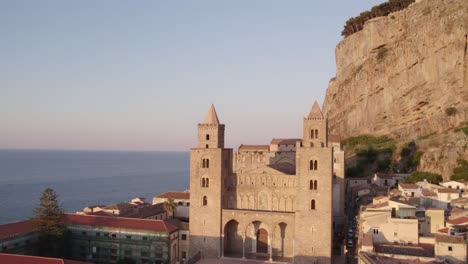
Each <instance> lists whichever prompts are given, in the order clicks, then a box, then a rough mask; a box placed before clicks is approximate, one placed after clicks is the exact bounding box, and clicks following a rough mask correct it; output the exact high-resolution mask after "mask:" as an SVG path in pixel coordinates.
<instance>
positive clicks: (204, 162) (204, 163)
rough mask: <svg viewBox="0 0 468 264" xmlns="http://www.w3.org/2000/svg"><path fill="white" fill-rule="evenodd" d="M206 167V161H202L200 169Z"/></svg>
mask: <svg viewBox="0 0 468 264" xmlns="http://www.w3.org/2000/svg"><path fill="white" fill-rule="evenodd" d="M205 167H206V160H205V159H203V164H202V168H205Z"/></svg>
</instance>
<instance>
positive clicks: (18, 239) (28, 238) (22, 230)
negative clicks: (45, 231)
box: [0, 220, 39, 263]
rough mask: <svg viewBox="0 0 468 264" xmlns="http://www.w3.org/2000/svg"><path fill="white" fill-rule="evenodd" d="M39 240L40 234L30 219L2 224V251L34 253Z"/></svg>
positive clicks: (0, 233)
mask: <svg viewBox="0 0 468 264" xmlns="http://www.w3.org/2000/svg"><path fill="white" fill-rule="evenodd" d="M38 242H39V234H38V233H37V232H36V231H35V229H34V227H33V225H32V222H31V221H29V220H28V221H21V222H16V223H11V224H5V225H0V253H11V254H21V255H34V254H37V244H38ZM0 263H1V262H0Z"/></svg>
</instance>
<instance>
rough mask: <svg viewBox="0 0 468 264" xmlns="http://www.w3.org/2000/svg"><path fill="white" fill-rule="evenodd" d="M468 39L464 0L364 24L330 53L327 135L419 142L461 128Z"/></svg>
mask: <svg viewBox="0 0 468 264" xmlns="http://www.w3.org/2000/svg"><path fill="white" fill-rule="evenodd" d="M467 34H468V1H466V0H423V1H420V2H418V3H414V4H412V5H411V6H409V7H408V8H407V9H405V10H403V11H400V12H396V13H393V14H391V15H389V16H387V17H379V18H375V19H372V20H370V21H368V22H367V23H366V25H365V27H364V29H363V30H362V31H360V32H357V33H355V34H353V35H351V36H349V37H347V38H345V39H344V40H343V41H341V42H340V43H339V44H338V46H337V48H336V65H337V67H336V68H337V69H336V77H335V78H333V79H332V80H331V81H330V84H329V87H328V90H327V94H326V99H325V102H324V106H323V110H324V112H325V113H326V114H327V116H328V118H329V122H330V129H331V130H332V133H340V134H341V135H342V136H344V137H347V136H351V135H360V134H366V133H369V134H374V135H393V137H396V138H399V137H417V136H421V135H426V134H430V133H433V132H443V131H445V130H447V129H449V128H453V127H456V126H458V125H460V123H462V122H465V121H466V120H467V117H468V65H467V64H468V55H467V45H468V39H467ZM449 107H454V108H456V114H454V115H453V116H448V115H447V114H446V112H445V110H446V109H447V108H449Z"/></svg>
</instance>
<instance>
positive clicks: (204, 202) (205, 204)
mask: <svg viewBox="0 0 468 264" xmlns="http://www.w3.org/2000/svg"><path fill="white" fill-rule="evenodd" d="M207 205H208V198H206V196H203V206H207Z"/></svg>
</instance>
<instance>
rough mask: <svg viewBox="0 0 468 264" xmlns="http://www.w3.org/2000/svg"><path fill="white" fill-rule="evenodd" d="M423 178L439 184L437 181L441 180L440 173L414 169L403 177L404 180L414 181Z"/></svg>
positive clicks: (422, 179)
mask: <svg viewBox="0 0 468 264" xmlns="http://www.w3.org/2000/svg"><path fill="white" fill-rule="evenodd" d="M424 180H427V181H428V182H430V183H433V184H439V182H441V181H442V175H440V174H436V173H431V172H425V171H415V172H413V173H411V175H410V176H408V177H407V178H406V179H405V182H406V183H416V182H420V181H424Z"/></svg>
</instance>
